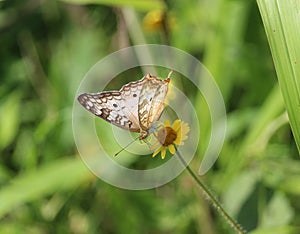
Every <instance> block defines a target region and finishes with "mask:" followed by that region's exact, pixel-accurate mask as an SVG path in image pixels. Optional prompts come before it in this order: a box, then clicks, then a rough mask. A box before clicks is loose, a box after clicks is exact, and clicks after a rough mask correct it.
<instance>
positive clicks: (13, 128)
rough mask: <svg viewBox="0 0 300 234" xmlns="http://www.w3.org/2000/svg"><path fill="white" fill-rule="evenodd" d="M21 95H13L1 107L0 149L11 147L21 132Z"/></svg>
mask: <svg viewBox="0 0 300 234" xmlns="http://www.w3.org/2000/svg"><path fill="white" fill-rule="evenodd" d="M19 107H20V95H19V93H16V92H15V93H12V94H11V95H10V96H8V97H7V98H6V99H5V101H4V102H3V103H1V105H0V113H1V115H0V149H3V148H5V147H6V146H7V145H9V144H10V143H11V142H12V140H13V139H14V137H15V136H16V134H17V132H18V130H19V119H20V109H19Z"/></svg>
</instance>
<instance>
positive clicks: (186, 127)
mask: <svg viewBox="0 0 300 234" xmlns="http://www.w3.org/2000/svg"><path fill="white" fill-rule="evenodd" d="M189 131H190V127H189V125H188V124H187V123H183V124H182V126H181V132H182V135H186V134H187V133H188V132H189Z"/></svg>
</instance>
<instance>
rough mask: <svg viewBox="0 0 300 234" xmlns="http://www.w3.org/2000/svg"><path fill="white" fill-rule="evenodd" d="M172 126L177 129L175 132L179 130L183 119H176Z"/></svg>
mask: <svg viewBox="0 0 300 234" xmlns="http://www.w3.org/2000/svg"><path fill="white" fill-rule="evenodd" d="M172 128H173V129H174V130H175V132H177V131H179V129H180V128H181V121H180V119H176V120H175V121H174V123H173V124H172Z"/></svg>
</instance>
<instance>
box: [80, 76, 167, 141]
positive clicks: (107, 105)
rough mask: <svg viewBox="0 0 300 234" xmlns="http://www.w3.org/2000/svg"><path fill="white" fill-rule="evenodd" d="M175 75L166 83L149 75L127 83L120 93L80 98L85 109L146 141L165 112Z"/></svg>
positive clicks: (101, 93)
mask: <svg viewBox="0 0 300 234" xmlns="http://www.w3.org/2000/svg"><path fill="white" fill-rule="evenodd" d="M171 73H172V71H171V72H170V73H169V75H168V77H167V78H166V79H165V80H161V79H158V78H157V77H155V76H152V75H150V73H147V74H146V75H145V76H144V77H143V78H142V79H140V80H138V81H132V82H130V83H128V84H125V85H124V86H122V88H121V89H120V90H119V91H117V90H113V91H104V92H100V93H83V94H81V95H79V96H78V98H77V99H78V101H79V103H80V104H81V105H82V106H83V107H84V108H85V109H87V110H88V111H90V112H91V113H93V114H94V115H96V116H98V117H100V118H102V119H104V120H106V121H107V122H109V123H111V124H113V125H116V126H118V127H120V128H123V129H126V130H129V131H131V132H139V133H140V136H139V139H140V140H143V139H145V138H146V137H147V136H148V135H149V129H150V127H151V125H152V124H153V123H154V122H156V121H157V120H158V119H159V117H160V116H161V114H162V111H163V110H164V107H165V104H164V100H165V97H166V95H167V92H168V85H169V82H170V76H171Z"/></svg>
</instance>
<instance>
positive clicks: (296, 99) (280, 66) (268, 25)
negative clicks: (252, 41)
mask: <svg viewBox="0 0 300 234" xmlns="http://www.w3.org/2000/svg"><path fill="white" fill-rule="evenodd" d="M257 3H258V6H259V9H260V13H261V17H262V20H263V23H264V27H265V30H266V33H267V37H268V40H269V44H270V48H271V52H272V56H273V60H274V64H275V69H276V72H277V76H278V80H279V84H280V88H281V92H282V95H283V98H284V101H285V105H286V109H287V111H288V115H289V119H290V125H291V128H292V131H293V134H294V137H295V140H296V143H297V147H298V151H300V121H299V116H300V76H299V74H300V66H299V64H300V46H299V45H300V15H299V11H300V1H298V0H290V1H275V0H271V1H270V0H257Z"/></svg>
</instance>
